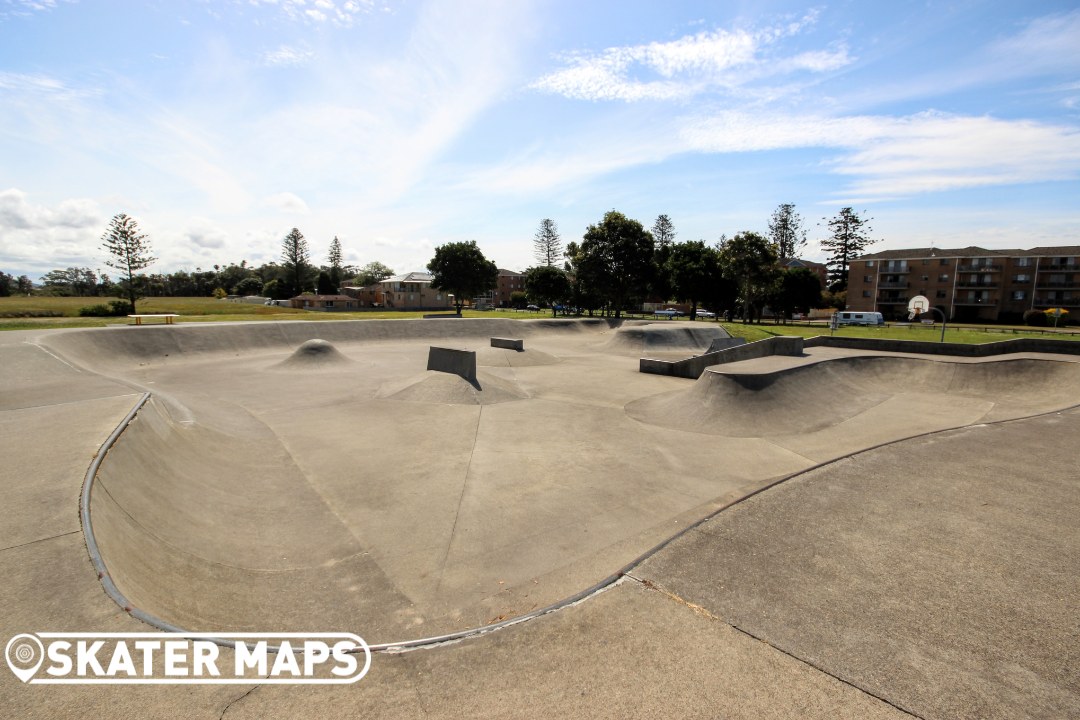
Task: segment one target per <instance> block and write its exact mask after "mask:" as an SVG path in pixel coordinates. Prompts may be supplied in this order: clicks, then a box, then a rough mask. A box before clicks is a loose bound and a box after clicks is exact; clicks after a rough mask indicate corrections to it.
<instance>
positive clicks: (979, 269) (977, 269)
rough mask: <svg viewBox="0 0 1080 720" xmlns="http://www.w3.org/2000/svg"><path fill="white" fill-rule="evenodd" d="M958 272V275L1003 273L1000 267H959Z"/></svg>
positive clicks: (957, 267)
mask: <svg viewBox="0 0 1080 720" xmlns="http://www.w3.org/2000/svg"><path fill="white" fill-rule="evenodd" d="M956 272H958V273H965V272H969V273H985V272H1001V266H1000V265H957V266H956Z"/></svg>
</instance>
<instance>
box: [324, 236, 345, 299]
mask: <svg viewBox="0 0 1080 720" xmlns="http://www.w3.org/2000/svg"><path fill="white" fill-rule="evenodd" d="M327 260H328V261H329V263H330V284H331V285H333V286H334V292H337V291H338V290H337V289H338V288H339V287H341V281H342V270H341V241H340V240H338V239H337V235H335V236H334V239H333V240H331V241H330V253H329V255H328V257H327Z"/></svg>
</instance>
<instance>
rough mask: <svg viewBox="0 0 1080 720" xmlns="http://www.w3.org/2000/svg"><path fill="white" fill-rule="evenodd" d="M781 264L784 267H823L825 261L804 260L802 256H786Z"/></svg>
mask: <svg viewBox="0 0 1080 720" xmlns="http://www.w3.org/2000/svg"><path fill="white" fill-rule="evenodd" d="M780 264H781V265H783V266H784V267H804V268H823V267H825V263H819V262H814V261H813V260H803V259H802V258H784V259H782V260H781V261H780Z"/></svg>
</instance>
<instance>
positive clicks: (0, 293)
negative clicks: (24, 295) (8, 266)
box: [0, 271, 16, 297]
mask: <svg viewBox="0 0 1080 720" xmlns="http://www.w3.org/2000/svg"><path fill="white" fill-rule="evenodd" d="M15 282H16V281H15V276H14V275H8V274H7V273H6V272H3V271H0V297H8V296H9V295H11V292H12V290H14V289H15Z"/></svg>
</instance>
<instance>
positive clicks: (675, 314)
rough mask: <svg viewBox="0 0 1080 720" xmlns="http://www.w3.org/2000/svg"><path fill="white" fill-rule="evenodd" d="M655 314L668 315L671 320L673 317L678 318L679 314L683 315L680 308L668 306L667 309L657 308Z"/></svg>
mask: <svg viewBox="0 0 1080 720" xmlns="http://www.w3.org/2000/svg"><path fill="white" fill-rule="evenodd" d="M653 315H655V316H656V317H666V318H667V319H668V320H671V319H672V318H676V317H678V316H679V315H682V313H681V312H679V311H678V310H672V309H671V308H668V309H667V310H657V311H656V312H654V313H653Z"/></svg>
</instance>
